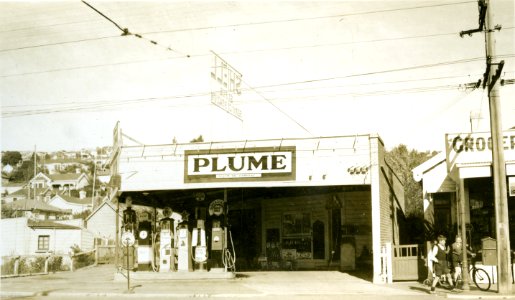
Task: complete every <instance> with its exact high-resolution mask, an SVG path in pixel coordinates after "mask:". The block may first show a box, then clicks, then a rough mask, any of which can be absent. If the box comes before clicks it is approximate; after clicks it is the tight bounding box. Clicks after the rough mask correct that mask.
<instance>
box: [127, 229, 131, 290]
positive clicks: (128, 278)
mask: <svg viewBox="0 0 515 300" xmlns="http://www.w3.org/2000/svg"><path fill="white" fill-rule="evenodd" d="M129 258H130V255H129V239H127V291H130V290H131V284H130V282H131V279H130V274H131V270H130V268H129Z"/></svg>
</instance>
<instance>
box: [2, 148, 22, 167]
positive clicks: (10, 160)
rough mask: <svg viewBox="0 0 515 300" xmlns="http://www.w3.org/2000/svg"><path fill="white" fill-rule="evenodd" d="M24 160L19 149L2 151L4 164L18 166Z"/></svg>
mask: <svg viewBox="0 0 515 300" xmlns="http://www.w3.org/2000/svg"><path fill="white" fill-rule="evenodd" d="M21 160H22V157H21V153H20V152H18V151H6V152H4V153H2V165H7V164H9V165H11V166H13V167H14V166H16V165H17V164H18V162H20V161H21Z"/></svg>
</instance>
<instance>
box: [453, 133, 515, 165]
mask: <svg viewBox="0 0 515 300" xmlns="http://www.w3.org/2000/svg"><path fill="white" fill-rule="evenodd" d="M502 147H503V149H504V156H505V160H508V159H512V158H513V157H515V131H504V132H503V138H502ZM446 153H447V163H448V164H449V165H450V166H453V165H454V164H456V163H484V162H491V161H492V138H491V135H490V133H489V132H481V133H459V134H447V135H446Z"/></svg>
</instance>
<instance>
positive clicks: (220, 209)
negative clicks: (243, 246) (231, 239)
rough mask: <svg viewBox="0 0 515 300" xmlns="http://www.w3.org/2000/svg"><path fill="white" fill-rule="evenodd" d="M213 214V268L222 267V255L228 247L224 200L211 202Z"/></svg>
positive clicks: (210, 209)
mask: <svg viewBox="0 0 515 300" xmlns="http://www.w3.org/2000/svg"><path fill="white" fill-rule="evenodd" d="M209 216H211V253H210V257H211V263H212V266H211V269H217V268H222V266H223V262H222V256H223V252H224V249H225V248H226V240H227V238H226V233H225V227H224V225H225V224H224V201H223V200H222V199H217V200H214V201H213V202H211V203H210V204H209Z"/></svg>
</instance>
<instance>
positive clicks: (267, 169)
mask: <svg viewBox="0 0 515 300" xmlns="http://www.w3.org/2000/svg"><path fill="white" fill-rule="evenodd" d="M286 148H287V149H286V150H281V151H269V149H264V148H261V149H254V150H258V151H253V149H246V151H244V152H235V151H234V149H227V150H226V151H227V152H223V149H220V150H218V151H217V152H216V153H210V152H209V151H204V152H199V151H186V152H185V154H186V161H185V163H186V170H185V173H186V174H185V182H199V180H200V181H220V180H221V181H230V180H236V181H241V180H271V179H273V180H280V179H281V178H282V179H285V178H288V179H294V178H295V177H294V171H295V148H294V147H286ZM267 150H268V151H267Z"/></svg>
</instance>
